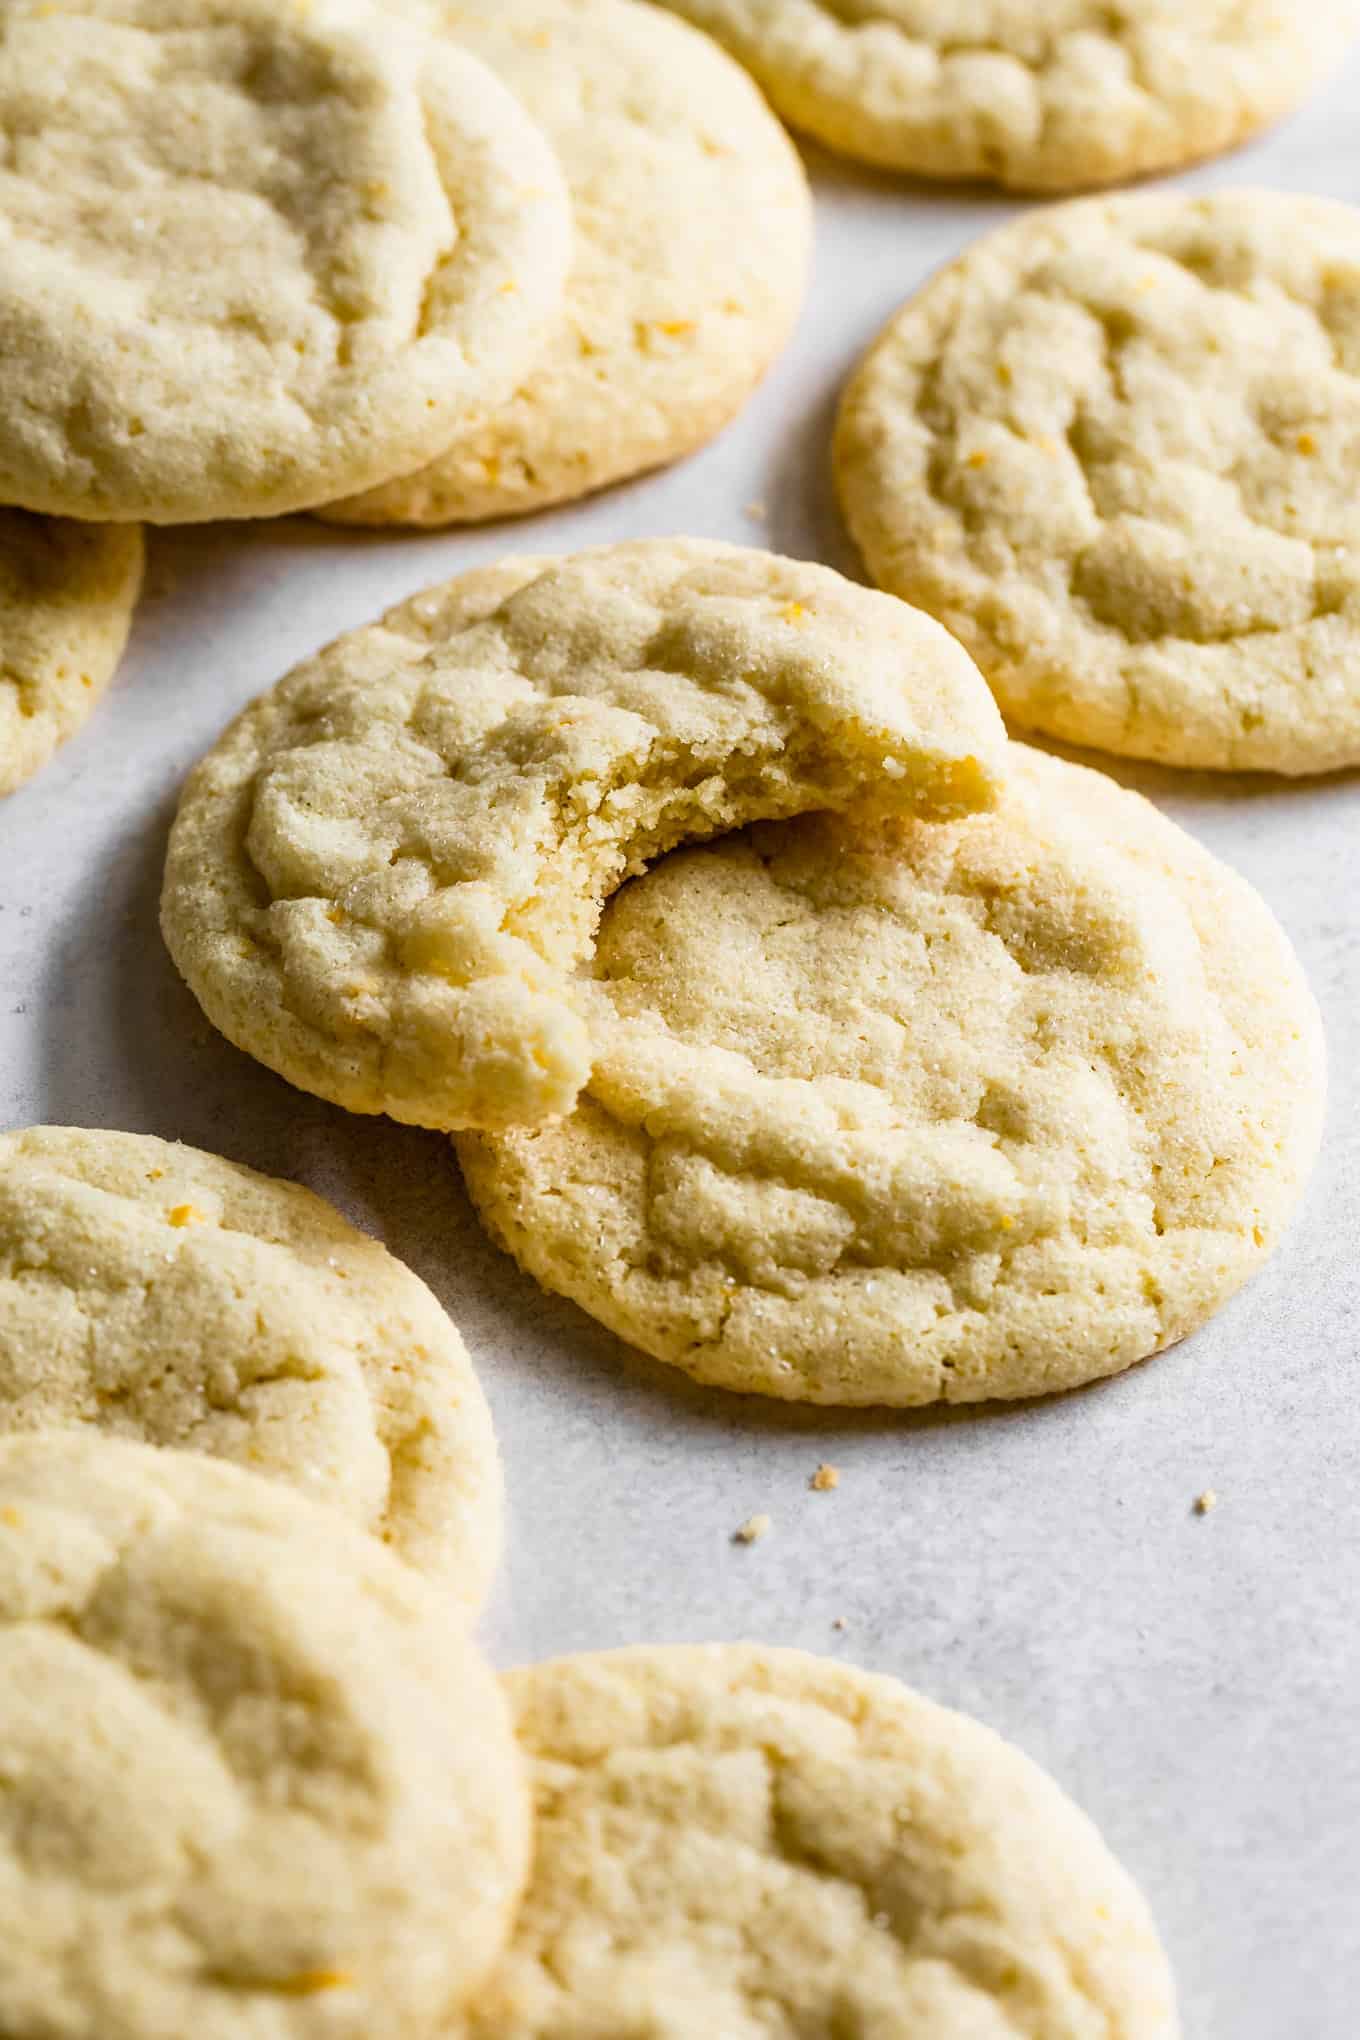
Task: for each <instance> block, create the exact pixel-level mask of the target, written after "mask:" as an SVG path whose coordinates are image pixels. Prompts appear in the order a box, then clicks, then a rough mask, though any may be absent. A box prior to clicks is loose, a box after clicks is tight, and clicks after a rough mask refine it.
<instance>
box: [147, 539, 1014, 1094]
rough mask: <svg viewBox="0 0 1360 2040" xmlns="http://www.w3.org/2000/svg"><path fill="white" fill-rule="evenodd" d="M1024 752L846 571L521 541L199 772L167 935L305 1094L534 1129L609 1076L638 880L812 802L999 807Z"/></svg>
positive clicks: (308, 672) (932, 645)
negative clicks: (727, 835) (594, 1072)
mask: <svg viewBox="0 0 1360 2040" xmlns="http://www.w3.org/2000/svg"><path fill="white" fill-rule="evenodd" d="M1003 753H1004V739H1003V733H1002V727H1001V722H1000V718H999V716H997V714H996V709H995V705H994V703H993V702H992V700H991V697H990V696H989V694H988V692H987V689H986V687H985V685H984V684H983V682H982V680H981V678H980V676H979V675H978V673H977V671H976V669H975V668H974V667H973V665H972V663H971V661H970V660H969V659H968V658H967V656H966V654H965V653H963V652H962V651H961V650H960V649H959V647H958V646H957V645H956V644H955V643H954V642H953V640H952V639H951V638H950V637H949V636H948V634H947V633H946V632H944V631H942V630H941V629H940V627H939V626H938V624H935V623H932V622H931V620H930V619H929V618H928V617H924V616H920V615H918V614H917V613H916V612H915V611H913V610H910V609H908V608H906V607H905V605H904V604H902V603H899V602H894V601H893V600H891V599H890V598H889V597H887V596H883V595H877V594H873V593H871V592H869V591H868V590H866V589H863V588H859V587H855V586H853V585H852V584H851V583H850V582H848V581H844V580H842V579H841V577H840V576H839V575H838V574H834V573H832V572H831V571H830V570H829V569H828V568H825V567H816V566H809V565H806V564H803V563H800V562H796V561H791V560H781V559H776V558H774V557H773V556H772V555H770V554H767V553H756V552H746V551H743V550H740V549H739V548H737V547H734V546H722V545H715V544H706V543H702V542H700V541H698V540H689V539H664V540H650V541H646V542H642V543H638V544H634V545H622V546H612V547H606V548H603V549H601V550H600V551H598V552H590V553H583V554H580V555H579V556H577V557H576V558H575V559H571V560H566V561H559V562H553V561H544V560H524V559H521V560H513V561H510V562H507V563H506V564H504V565H503V566H501V567H499V568H495V569H491V570H489V571H484V572H479V573H474V574H471V575H468V576H466V577H465V578H464V579H461V580H458V581H454V582H452V583H450V584H449V585H448V586H447V587H446V588H443V589H435V590H432V591H431V592H430V593H429V594H428V595H425V596H420V597H417V598H416V599H415V600H413V601H411V602H408V603H405V604H403V605H402V606H401V607H400V608H398V609H395V610H393V611H392V612H391V613H390V614H389V615H388V616H387V617H386V618H385V619H384V621H383V622H382V623H380V624H376V625H373V626H372V627H371V628H369V629H366V630H361V631H356V632H353V633H351V634H350V635H349V636H348V637H344V638H341V639H340V640H339V641H338V642H337V643H336V644H334V645H332V646H331V647H330V648H329V649H328V650H327V651H324V652H322V653H321V654H320V655H319V656H318V657H316V658H315V659H312V660H309V661H308V662H307V663H306V664H305V665H303V666H300V667H299V668H298V669H297V670H296V671H295V672H294V673H292V674H291V675H290V676H289V677H288V678H287V679H285V680H284V681H283V682H282V683H281V684H280V685H279V686H278V687H277V688H275V690H274V691H273V693H271V694H267V695H265V696H264V697H263V698H262V699H261V700H260V701H258V702H256V703H255V704H254V706H253V707H252V708H249V709H247V710H246V712H245V714H244V715H243V716H242V717H241V718H240V719H239V720H238V721H237V722H236V723H235V724H234V725H233V726H232V728H231V729H229V730H228V731H227V733H226V735H225V736H224V737H223V738H222V740H221V741H220V742H219V743H218V744H217V746H216V747H215V749H214V750H212V751H211V752H210V753H209V754H208V756H207V757H206V758H205V759H204V760H203V762H202V763H201V764H200V765H199V766H198V768H197V769H196V771H195V772H194V773H193V775H192V776H191V778H190V780H189V782H188V785H187V786H186V788H185V791H184V795H183V798H182V800H181V803H180V810H179V815H178V817H177V819H176V822H175V825H174V829H173V831H172V833H171V838H170V851H169V858H168V861H167V865H166V876H165V890H164V894H163V898H162V926H163V927H164V930H165V936H166V940H167V942H168V943H169V945H170V950H171V953H172V954H173V956H174V958H175V961H176V963H177V964H178V965H179V968H180V970H181V971H182V972H183V974H184V976H185V978H186V979H187V980H188V983H189V984H190V986H191V987H192V989H193V991H194V992H195V993H196V994H197V997H198V999H199V1001H200V1003H201V1004H202V1006H203V1008H204V1011H205V1012H206V1013H207V1015H208V1017H209V1019H210V1020H212V1021H213V1023H214V1024H215V1025H216V1026H218V1027H220V1028H221V1030H222V1032H223V1033H224V1034H225V1035H227V1036H228V1038H229V1039H230V1040H232V1041H234V1042H235V1043H236V1044H237V1046H238V1047H241V1048H244V1049H246V1050H247V1051H248V1052H249V1053H250V1054H252V1055H254V1056H257V1057H258V1058H259V1060H260V1061H261V1062H264V1063H267V1064H268V1065H269V1067H270V1068H271V1069H275V1070H277V1071H278V1072H279V1073H280V1075H282V1076H285V1077H287V1078H288V1079H289V1080H290V1081H291V1082H293V1083H295V1084H299V1085H301V1086H302V1088H303V1089H304V1090H310V1091H316V1092H318V1093H319V1094H320V1095H321V1096H322V1097H325V1098H330V1099H332V1100H333V1101H334V1102H335V1103H336V1104H339V1105H344V1106H347V1107H348V1108H349V1109H350V1110H351V1111H356V1112H387V1113H390V1114H391V1115H392V1117H393V1118H395V1119H404V1120H412V1121H414V1122H415V1123H417V1124H419V1125H423V1126H433V1127H443V1128H454V1127H460V1126H506V1125H514V1124H534V1123H537V1122H539V1121H541V1120H543V1119H546V1118H550V1117H552V1116H553V1115H554V1114H555V1113H561V1112H565V1111H567V1110H568V1109H569V1108H570V1107H571V1105H572V1104H573V1103H574V1102H575V1100H576V1098H577V1096H578V1095H579V1093H580V1090H581V1087H582V1085H583V1084H584V1083H585V1081H586V1079H587V1077H588V1076H589V1073H590V1066H591V1058H592V1047H591V1038H590V1027H589V1024H588V1021H589V1015H588V1013H587V1011H586V1010H585V1009H586V1007H587V1006H589V1005H591V1004H593V1003H594V1002H593V1000H592V999H591V996H590V987H589V985H588V984H583V983H582V982H581V981H580V979H579V978H578V977H577V976H576V975H575V970H576V966H577V965H578V964H579V963H580V962H581V961H583V960H584V959H585V958H586V957H588V955H589V953H590V950H591V946H592V943H593V939H594V933H595V927H596V923H597V921H598V918H599V913H600V909H601V907H602V905H603V903H604V899H605V897H606V895H607V894H608V893H610V892H611V891H612V890H613V889H614V888H615V887H616V886H617V885H618V884H619V883H620V882H621V881H622V880H623V878H624V877H625V876H627V875H628V874H629V873H630V872H636V871H639V870H641V869H642V867H643V865H644V863H645V862H646V860H647V859H649V858H652V857H656V856H659V855H661V853H662V852H663V851H666V850H669V849H670V848H672V847H673V845H675V844H676V843H678V842H681V841H683V840H686V839H693V838H698V837H703V836H711V835H714V834H717V833H719V832H720V831H722V830H724V829H730V828H733V827H736V826H737V825H738V824H740V823H742V822H744V821H749V820H753V819H757V818H764V817H769V816H774V815H786V814H794V813H799V812H802V811H803V810H805V809H809V808H846V807H851V806H863V807H864V808H865V810H866V811H868V812H877V813H884V812H890V811H897V810H901V809H907V810H912V809H922V810H925V811H930V812H942V813H959V812H961V811H966V810H968V809H970V808H973V807H977V806H980V805H985V804H987V802H989V801H990V800H991V798H992V794H993V785H994V780H995V777H996V775H997V773H998V771H999V769H1000V764H1001V759H1002V756H1003ZM583 1002H584V1003H583Z"/></svg>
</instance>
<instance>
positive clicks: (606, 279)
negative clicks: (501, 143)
mask: <svg viewBox="0 0 1360 2040" xmlns="http://www.w3.org/2000/svg"><path fill="white" fill-rule="evenodd" d="M441 18H442V19H443V20H444V21H446V22H447V25H448V30H449V33H450V34H451V35H452V36H454V37H455V38H456V40H457V41H458V42H459V43H460V44H461V45H462V46H463V47H464V48H466V49H469V50H471V51H472V52H473V54H474V55H475V56H478V57H480V58H482V59H483V60H484V61H485V62H486V63H488V64H490V65H491V67H492V68H493V70H495V71H496V73H497V74H498V76H500V77H501V78H502V79H503V80H504V81H505V83H506V84H507V85H508V86H509V87H510V88H511V90H512V91H513V92H514V93H515V94H516V96H517V97H518V98H519V99H520V100H522V101H523V103H524V105H525V106H526V107H527V108H528V109H529V111H530V113H531V114H532V115H533V116H534V118H535V119H536V120H537V121H538V122H539V124H540V125H541V126H542V128H543V130H544V132H545V133H546V134H547V135H548V136H549V138H550V139H551V141H552V143H553V145H554V146H555V148H556V149H557V152H558V156H559V158H560V159H561V162H562V166H563V168H564V170H565V171H566V175H567V181H568V185H569V187H570V191H571V200H572V209H573V213H574V217H575V228H576V252H575V265H574V268H573V271H572V276H571V281H570V284H569V286H568V291H567V302H566V311H565V316H564V318H563V319H562V321H561V324H560V326H559V329H558V332H557V336H556V338H555V340H554V341H553V343H552V344H551V345H550V346H549V348H548V349H547V351H546V353H545V354H544V355H543V357H542V359H541V360H540V361H539V362H538V363H537V365H536V366H535V368H534V370H533V372H532V373H531V374H529V375H528V376H526V378H525V379H524V380H523V381H522V382H521V384H520V386H519V388H518V390H517V391H516V393H515V395H514V397H513V398H512V400H511V401H510V403H508V404H506V405H504V406H502V407H501V408H500V409H499V410H497V411H495V412H494V413H493V414H492V415H491V417H490V418H488V419H485V420H484V421H481V422H479V423H478V424H477V425H476V426H475V427H474V428H473V429H471V430H469V431H468V432H465V433H463V434H462V435H460V437H459V438H458V439H456V440H455V441H454V443H453V445H452V446H451V447H450V448H448V449H447V451H445V452H444V453H442V454H441V455H440V457H439V459H438V460H436V461H434V462H432V463H431V464H430V465H429V466H428V467H423V468H421V469H420V470H419V471H418V472H417V473H416V474H414V475H412V476H410V477H408V478H406V479H403V480H400V481H395V482H389V483H387V484H386V485H385V486H384V487H382V488H379V489H373V490H370V491H369V492H368V494H366V495H363V496H358V497H355V498H351V499H350V500H349V501H348V502H345V503H340V504H336V505H333V506H331V507H330V508H329V509H327V510H326V511H325V512H324V513H323V514H324V515H325V516H326V517H328V518H330V519H331V520H332V521H334V522H337V523H353V524H457V523H464V522H467V521H469V520H472V519H476V518H482V517H496V516H504V515H507V514H512V513H515V512H519V511H525V510H532V509H537V508H539V507H541V506H542V505H543V504H545V503H556V502H561V501H563V500H564V499H566V498H568V497H572V496H580V495H583V494H584V493H585V492H586V491H587V490H589V489H598V488H601V487H603V486H604V484H606V483H608V482H615V481H619V480H620V479H621V478H622V477H624V476H626V475H632V474H637V473H639V472H640V471H641V470H643V469H646V468H651V467H657V466H659V465H660V464H661V463H662V462H664V461H670V460H677V459H678V458H679V457H680V456H681V455H682V454H685V453H689V452H691V451H692V450H693V449H694V448H695V447H697V446H700V445H702V444H703V442H704V441H705V440H707V439H711V438H712V436H713V434H714V433H715V432H717V431H718V430H719V429H720V428H721V427H722V426H724V425H725V424H726V423H727V422H728V420H729V419H730V418H731V417H732V416H733V415H734V413H735V412H736V411H737V410H739V409H740V407H741V405H742V404H743V403H744V402H745V400H746V398H747V396H748V395H749V394H750V392H751V390H752V388H753V387H754V385H755V384H756V383H757V382H758V381H759V379H760V377H761V376H762V375H763V374H764V372H765V370H766V369H767V368H768V367H769V365H770V362H771V361H772V360H773V358H774V356H775V354H776V353H777V352H778V351H779V349H780V348H781V347H782V345H783V344H784V341H785V340H786V339H787V338H788V335H789V332H790V329H791V328H792V325H793V322H794V319H795V318H796V316H797V313H798V307H799V305H800V303H801V301H802V295H803V287H804V283H805V280H806V274H807V263H808V252H809V244H810V240H811V225H812V220H811V204H810V201H809V196H808V189H807V179H806V178H805V176H804V174H803V169H802V165H801V163H800V161H799V158H798V156H797V154H796V152H795V151H794V149H793V148H792V146H791V145H790V143H789V141H788V139H787V137H786V136H785V134H784V130H783V129H782V128H781V127H780V125H779V123H778V121H777V120H776V119H775V118H774V116H773V114H772V113H771V112H770V110H769V108H768V107H767V106H766V105H765V103H764V101H763V100H762V99H761V97H760V94H759V93H758V92H757V91H756V89H755V87H754V86H753V85H752V84H751V82H750V80H749V79H748V78H747V77H746V75H745V73H744V72H743V71H741V70H740V69H739V68H738V66H737V65H735V64H734V63H733V62H732V61H731V59H730V58H729V57H726V56H724V55H723V53H722V51H721V50H719V49H718V48H717V47H716V46H715V45H714V44H713V43H712V42H710V41H709V40H708V39H707V38H706V37H703V36H699V35H696V34H695V33H694V31H693V30H692V29H689V28H687V27H686V26H684V24H683V23H681V22H677V21H672V20H670V19H669V18H668V17H667V16H665V15H664V14H661V13H660V12H658V10H657V9H655V8H653V7H643V6H639V5H637V4H636V0H494V4H493V0H481V4H479V5H464V4H462V0H458V4H450V0H443V7H442V15H441Z"/></svg>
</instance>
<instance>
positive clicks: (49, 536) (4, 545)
mask: <svg viewBox="0 0 1360 2040" xmlns="http://www.w3.org/2000/svg"><path fill="white" fill-rule="evenodd" d="M141 585H142V535H141V532H140V531H139V530H137V529H136V527H135V526H128V527H126V528H123V529H120V530H117V531H107V530H105V531H98V530H94V529H92V528H91V527H90V526H89V525H82V524H64V523H57V522H54V521H53V520H52V519H50V518H45V517H29V516H27V515H26V514H25V513H24V512H23V511H22V510H2V509H0V795H4V794H7V793H13V792H14V790H15V788H16V787H17V786H22V785H23V783H24V781H25V780H26V779H31V778H32V776H33V774H34V773H35V772H37V771H39V770H40V769H41V768H42V766H44V765H45V764H46V763H47V761H48V759H49V758H50V757H51V756H52V753H53V752H54V751H55V750H56V749H57V746H58V745H59V744H64V743H65V741H66V739H67V738H68V737H69V736H72V735H74V733H75V732H76V730H78V729H79V728H80V725H81V724H82V723H83V722H84V720H85V718H86V716H87V715H88V714H89V713H90V710H91V709H92V708H93V706H94V704H95V702H96V701H97V700H98V699H99V696H100V695H101V694H102V693H103V691H104V689H105V688H106V687H107V686H108V684H109V681H110V680H111V679H112V678H113V674H114V670H115V668H116V667H117V664H118V661H119V659H120V658H121V657H122V655H123V647H124V646H125V645H126V643H127V638H128V631H129V630H130V629H131V626H132V612H133V610H134V608H135V607H136V603H137V596H138V594H139V592H140V590H141Z"/></svg>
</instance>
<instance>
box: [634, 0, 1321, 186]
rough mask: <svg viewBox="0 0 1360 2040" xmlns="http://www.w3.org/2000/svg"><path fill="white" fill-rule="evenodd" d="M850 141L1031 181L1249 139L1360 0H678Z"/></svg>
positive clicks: (793, 107) (798, 116)
mask: <svg viewBox="0 0 1360 2040" xmlns="http://www.w3.org/2000/svg"><path fill="white" fill-rule="evenodd" d="M665 5H667V6H669V7H670V8H671V9H672V11H673V12H675V13H677V14H683V15H685V16H686V17H687V18H688V19H689V20H690V21H692V22H694V23H696V24H697V26H698V27H700V28H705V29H707V30H708V31H709V33H710V34H711V35H714V36H716V37H717V39H718V41H719V42H721V43H723V44H725V45H726V47H727V48H728V49H729V50H731V52H732V54H733V55H734V56H736V57H738V58H740V60H741V61H742V62H743V63H744V64H745V65H746V66H747V68H748V69H749V70H750V71H751V72H752V73H753V74H754V76H755V77H756V79H757V80H758V82H759V83H760V84H761V85H762V86H763V87H764V89H765V91H766V92H767V93H768V94H769V97H770V99H771V101H772V103H773V104H774V106H775V107H776V108H777V109H778V111H779V112H780V113H782V114H783V115H784V117H785V118H786V119H787V120H790V121H792V123H793V124H794V126H795V127H800V128H803V129H805V130H806V131H807V132H808V133H809V134H812V135H815V136H816V137H817V138H818V139H819V140H820V141H823V142H825V143H827V144H828V145H829V146H830V147H831V148H833V149H839V150H842V151H843V152H844V153H845V154H846V155H849V156H858V157H860V158H862V159H864V160H866V161H868V162H870V163H878V164H881V165H883V166H884V167H885V168H888V169H897V170H909V171H914V172H916V173H917V174H918V175H922V176H926V177H961V178H986V179H989V180H992V181H995V182H996V183H998V184H1003V185H1009V186H1011V187H1012V188H1014V189H1016V190H1021V191H1067V190H1076V189H1079V188H1080V187H1081V186H1083V185H1091V184H1114V183H1119V182H1121V181H1122V180H1125V179H1127V178H1131V177H1138V176H1145V175H1147V174H1148V173H1149V172H1151V171H1154V170H1170V169H1174V168H1175V167H1176V166H1177V165H1179V164H1184V163H1189V162H1193V161H1195V160H1196V159H1198V158H1200V157H1203V156H1210V155H1214V154H1216V153H1217V152H1218V151H1220V150H1223V149H1229V148H1233V147H1234V146H1235V145H1236V144H1237V143H1238V142H1242V141H1245V140H1246V139H1247V137H1248V136H1250V135H1253V134H1255V133H1257V132H1258V130H1259V129H1261V128H1263V127H1265V126H1267V125H1269V123H1270V122H1271V121H1273V120H1277V119H1279V118H1280V117H1281V116H1282V115H1283V114H1286V113H1288V112H1290V111H1292V109H1293V108H1294V107H1295V106H1296V105H1298V103H1299V102H1300V101H1301V100H1302V99H1303V98H1304V96H1305V94H1306V93H1307V92H1308V91H1309V89H1310V88H1311V87H1312V85H1313V84H1314V83H1315V82H1316V81H1317V80H1318V79H1319V78H1320V77H1322V76H1323V75H1324V74H1325V73H1326V72H1327V70H1328V69H1330V67H1331V66H1332V64H1333V63H1335V62H1336V61H1337V60H1339V58H1340V57H1341V55H1342V53H1343V52H1344V50H1345V47H1346V44H1347V42H1348V41H1349V40H1350V39H1351V38H1352V37H1353V35H1354V33H1355V30H1356V26H1357V12H1356V9H1355V7H1354V5H1353V4H1352V0H1320V4H1316V5H1310V6H1308V7H1306V8H1302V7H1291V6H1289V5H1282V4H1281V0H1115V4H1113V5H1111V4H1109V0H1037V4H1036V0H963V4H960V0H665Z"/></svg>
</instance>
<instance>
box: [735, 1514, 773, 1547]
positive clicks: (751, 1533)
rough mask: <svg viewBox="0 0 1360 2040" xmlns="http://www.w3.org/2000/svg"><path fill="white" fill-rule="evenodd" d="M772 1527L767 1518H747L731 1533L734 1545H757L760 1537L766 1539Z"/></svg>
mask: <svg viewBox="0 0 1360 2040" xmlns="http://www.w3.org/2000/svg"><path fill="white" fill-rule="evenodd" d="M773 1528H774V1525H773V1524H772V1523H771V1521H770V1519H769V1517H768V1516H748V1517H747V1518H746V1521H745V1522H744V1523H739V1524H738V1525H737V1528H736V1529H735V1530H734V1531H733V1532H732V1542H733V1543H734V1544H759V1542H760V1540H761V1538H762V1537H768V1536H769V1534H770V1532H771V1530H772V1529H773Z"/></svg>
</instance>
